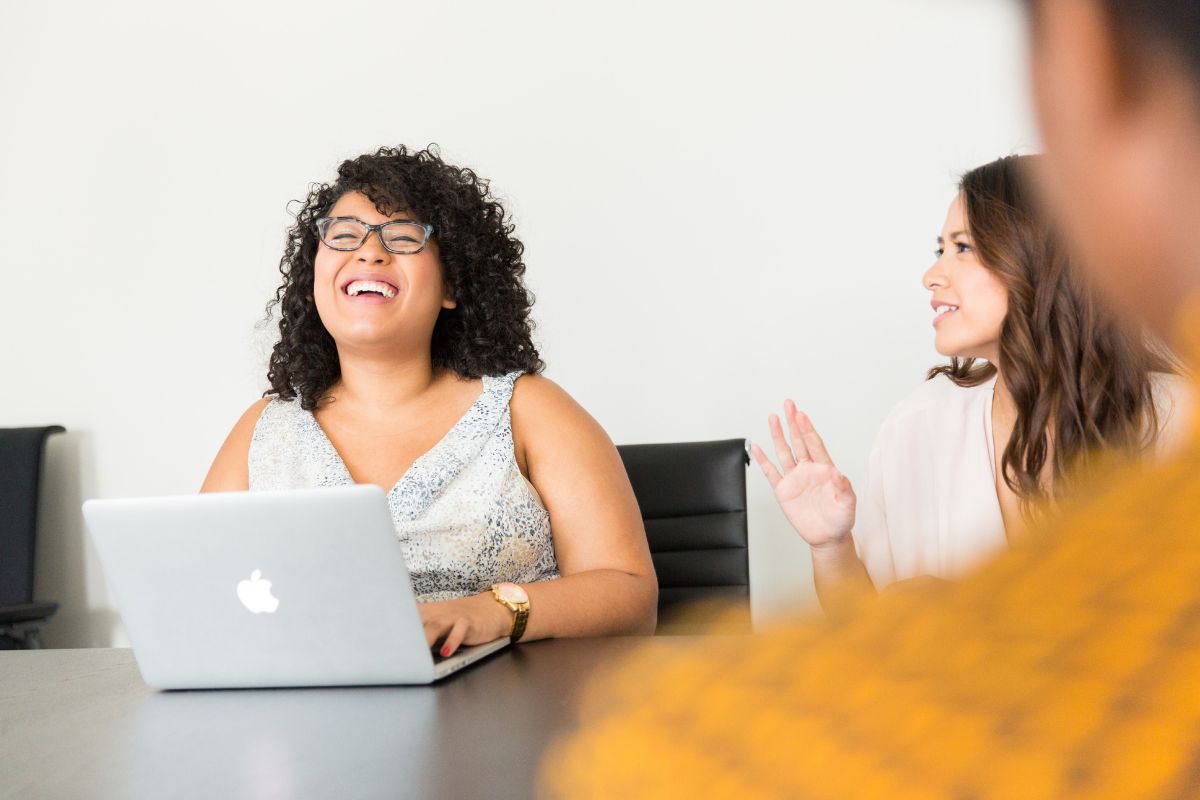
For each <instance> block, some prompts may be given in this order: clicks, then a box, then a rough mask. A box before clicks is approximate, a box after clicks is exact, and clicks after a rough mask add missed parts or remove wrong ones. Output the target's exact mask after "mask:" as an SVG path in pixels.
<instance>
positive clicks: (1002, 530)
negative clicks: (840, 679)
mask: <svg viewBox="0 0 1200 800" xmlns="http://www.w3.org/2000/svg"><path fill="white" fill-rule="evenodd" d="M1038 158H1039V156H1009V157H1007V158H1002V159H999V160H998V161H994V162H992V163H990V164H985V165H984V166H982V167H978V168H976V169H973V170H971V171H970V172H968V173H967V174H966V175H964V176H963V178H962V181H961V183H960V186H959V193H958V196H957V197H956V198H955V200H954V202H953V203H952V204H951V206H950V211H949V213H948V214H947V217H946V222H945V225H944V227H943V229H942V234H941V236H939V237H938V249H937V252H936V255H937V260H936V261H935V262H934V264H933V266H931V267H930V268H929V269H928V270H927V271H926V273H925V275H924V278H923V283H924V286H925V288H926V289H928V290H929V292H930V294H931V298H930V305H931V306H932V308H933V312H934V314H935V317H934V320H933V325H934V331H935V333H934V344H935V346H936V348H937V350H938V352H939V353H941V354H942V355H944V356H948V357H950V363H949V364H946V365H942V366H939V367H935V368H933V369H932V370H930V371H929V376H928V378H929V379H928V380H927V381H926V383H925V384H924V385H922V386H921V387H920V388H918V389H917V390H915V391H914V392H912V393H911V394H910V395H909V396H908V397H907V398H905V399H904V400H902V401H901V402H900V404H899V405H897V406H896V408H895V409H893V410H892V412H891V413H890V414H889V415H888V417H887V419H886V420H884V423H883V426H882V428H881V429H880V431H879V435H878V437H877V438H876V441H875V447H874V449H873V451H872V453H871V458H870V463H869V466H868V476H867V494H866V497H865V498H864V501H865V502H864V503H862V504H861V505H860V504H859V503H858V499H857V497H856V496H855V493H854V490H853V488H852V487H851V485H850V482H849V481H848V480H847V479H846V478H845V476H843V475H842V474H841V473H840V472H839V471H838V470H837V468H836V467H835V466H834V463H833V460H832V459H831V458H830V456H829V453H828V452H827V451H826V449H825V445H824V443H823V442H822V441H821V437H820V436H819V435H818V434H817V432H816V429H815V428H814V427H813V425H812V423H811V422H810V421H809V419H808V418H807V417H806V416H805V415H803V414H801V413H800V412H799V411H798V410H797V409H796V405H795V403H793V402H791V401H788V402H787V403H786V404H785V406H784V415H785V417H786V418H787V424H788V429H789V433H790V441H789V440H787V439H785V438H784V435H783V429H782V426H781V425H780V420H779V418H778V417H777V416H775V415H772V416H771V417H770V418H769V420H768V423H769V426H770V431H771V438H772V440H773V442H774V449H775V452H776V456H777V458H778V459H779V462H780V467H781V469H782V471H781V470H780V469H777V468H776V467H775V466H774V464H773V463H772V462H771V461H770V459H769V458H768V457H767V456H766V454H765V453H764V452H763V451H762V449H761V448H759V447H757V446H755V447H754V455H755V458H756V459H757V460H758V463H759V465H760V466H761V467H762V470H763V472H764V474H765V475H766V476H767V479H768V480H769V481H770V483H771V486H772V487H773V488H774V491H775V497H776V499H777V500H778V502H779V505H780V507H781V508H782V509H783V512H784V514H785V515H786V516H787V518H788V521H789V522H790V523H791V524H792V526H793V527H794V528H795V529H796V531H797V532H798V533H799V534H800V536H801V537H802V538H803V539H804V540H805V541H806V542H807V543H808V544H809V545H810V550H811V553H812V564H813V573H814V579H815V582H816V586H817V592H818V595H819V596H820V599H821V603H822V605H823V606H824V607H825V608H826V610H827V611H830V612H833V613H835V614H841V613H844V612H845V611H847V610H848V609H850V608H852V607H853V606H854V605H855V604H856V602H857V601H858V600H859V599H860V598H862V597H864V596H869V595H870V594H872V593H874V590H875V589H876V588H883V587H884V586H887V585H889V584H892V583H897V582H900V581H905V580H910V579H915V578H927V577H933V578H942V579H952V578H959V577H962V576H963V575H964V574H965V573H967V572H969V571H970V570H972V569H974V568H975V567H977V566H978V565H979V564H980V563H981V562H983V561H984V560H986V559H988V558H989V557H991V556H993V555H995V554H996V553H998V552H999V551H1001V550H1003V549H1004V548H1005V547H1006V546H1007V545H1008V544H1009V542H1010V541H1011V540H1013V539H1014V538H1017V537H1019V536H1020V532H1021V530H1022V529H1023V528H1024V527H1025V526H1026V522H1027V521H1028V520H1029V519H1030V518H1031V517H1032V516H1033V515H1035V514H1036V513H1037V511H1038V508H1039V507H1040V506H1042V505H1043V504H1045V503H1047V502H1049V503H1053V502H1056V501H1057V500H1059V499H1061V498H1062V497H1063V496H1064V495H1065V494H1066V493H1067V492H1069V490H1070V489H1071V487H1072V486H1073V485H1076V484H1077V483H1078V482H1079V481H1080V480H1081V479H1082V478H1083V477H1085V476H1086V475H1087V474H1088V473H1089V472H1090V471H1092V469H1093V467H1094V466H1095V463H1096V460H1097V457H1098V456H1099V452H1100V451H1107V453H1108V454H1109V455H1112V454H1114V453H1116V454H1120V455H1124V456H1129V457H1136V456H1140V455H1141V454H1143V453H1144V452H1146V451H1148V450H1150V449H1151V448H1153V447H1154V446H1155V445H1157V446H1159V447H1160V448H1161V447H1163V446H1166V445H1169V444H1171V443H1172V442H1174V441H1176V440H1178V438H1179V436H1180V434H1181V433H1182V430H1181V429H1182V421H1183V419H1184V416H1185V414H1184V411H1185V409H1186V406H1187V403H1188V400H1187V398H1186V397H1185V394H1186V388H1185V386H1186V384H1185V383H1184V382H1183V381H1182V380H1181V379H1179V378H1178V377H1175V376H1173V375H1171V374H1170V373H1171V372H1173V371H1174V368H1173V364H1172V361H1171V359H1170V358H1169V357H1168V356H1166V355H1164V354H1162V353H1161V352H1160V351H1158V350H1156V349H1155V348H1153V347H1151V346H1150V345H1149V344H1148V343H1147V341H1146V338H1145V336H1144V335H1143V334H1142V333H1141V332H1140V331H1138V330H1135V329H1131V328H1130V327H1129V326H1127V325H1125V324H1124V323H1122V322H1120V321H1118V320H1117V319H1116V317H1115V316H1114V315H1113V314H1112V313H1110V312H1109V311H1108V310H1107V309H1106V308H1105V307H1104V306H1103V304H1102V303H1101V302H1100V300H1099V298H1098V296H1097V294H1096V292H1095V291H1094V290H1093V289H1092V288H1090V287H1088V286H1086V285H1084V283H1083V282H1082V280H1081V279H1080V275H1079V274H1078V271H1077V270H1076V269H1075V268H1074V267H1073V265H1072V264H1070V263H1069V261H1068V260H1067V258H1066V255H1065V253H1064V249H1063V247H1062V246H1061V244H1060V243H1059V241H1058V239H1057V236H1056V235H1055V234H1054V232H1053V231H1051V230H1050V227H1049V225H1048V223H1047V221H1046V219H1045V216H1044V215H1043V214H1042V213H1041V211H1040V209H1039V208H1038V207H1037V204H1036V202H1035V200H1034V197H1033V190H1032V180H1031V178H1032V175H1031V170H1032V169H1033V165H1034V164H1035V163H1036V161H1037V159H1038ZM1164 431H1165V434H1166V435H1162V434H1163V433H1164Z"/></svg>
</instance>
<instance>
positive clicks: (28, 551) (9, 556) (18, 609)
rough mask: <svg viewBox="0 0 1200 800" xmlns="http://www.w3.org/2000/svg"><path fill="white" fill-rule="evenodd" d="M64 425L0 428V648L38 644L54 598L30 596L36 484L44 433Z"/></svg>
mask: <svg viewBox="0 0 1200 800" xmlns="http://www.w3.org/2000/svg"><path fill="white" fill-rule="evenodd" d="M65 430H66V429H65V428H63V427H62V426H60V425H50V426H48V427H45V428H0V650H13V649H25V648H28V649H33V648H38V647H41V630H42V626H44V625H45V624H46V621H47V620H49V619H50V617H52V616H53V615H54V612H56V611H58V603H46V602H42V603H35V602H34V601H33V570H34V563H35V559H34V555H35V546H36V540H37V510H38V484H39V483H40V481H41V474H42V454H43V453H44V451H45V445H46V439H47V438H48V437H49V436H50V434H52V433H63V432H65Z"/></svg>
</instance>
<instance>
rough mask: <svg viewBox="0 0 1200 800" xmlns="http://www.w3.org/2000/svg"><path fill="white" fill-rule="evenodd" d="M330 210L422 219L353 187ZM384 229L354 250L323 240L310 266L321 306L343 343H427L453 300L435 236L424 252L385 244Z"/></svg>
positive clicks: (372, 217) (372, 220)
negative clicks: (387, 207) (382, 205)
mask: <svg viewBox="0 0 1200 800" xmlns="http://www.w3.org/2000/svg"><path fill="white" fill-rule="evenodd" d="M326 216H328V217H353V218H355V219H357V220H359V221H361V222H364V223H366V224H367V225H380V224H383V223H386V222H418V223H419V222H420V220H417V219H415V218H414V217H413V216H412V214H411V213H409V212H407V211H404V210H397V211H394V212H393V213H392V214H390V215H384V214H382V213H380V211H379V209H377V208H376V207H375V204H374V203H373V202H371V200H370V198H368V197H367V196H366V195H365V194H362V193H360V192H348V193H347V194H344V195H342V196H341V197H340V198H338V200H337V202H336V203H334V204H333V207H332V208H330V210H329V213H328V214H327V215H326ZM381 235H382V231H372V232H371V233H370V235H368V236H367V239H366V241H365V242H363V243H362V246H361V247H359V248H358V249H357V250H350V251H344V250H334V249H333V248H331V247H329V246H328V245H326V244H325V243H324V242H320V243H318V245H317V254H316V259H315V262H314V267H313V300H314V302H315V303H316V306H317V314H318V315H319V316H320V317H321V322H322V324H324V326H325V329H326V330H327V331H329V335H330V336H332V337H333V340H334V342H336V343H337V346H338V349H339V350H343V349H345V348H351V349H372V348H377V347H379V346H381V345H382V346H386V347H389V348H399V350H400V351H402V350H403V349H404V348H406V347H409V348H412V347H424V348H426V349H427V348H428V346H429V342H430V340H431V338H432V336H433V327H434V324H435V323H436V322H437V318H438V314H439V313H441V310H442V309H443V308H453V307H454V301H453V300H452V299H450V298H449V297H448V295H447V292H446V287H445V283H444V281H443V280H442V265H441V261H440V259H439V257H438V248H437V243H436V242H435V241H434V240H433V239H432V238H431V239H429V241H428V242H427V243H426V245H425V248H424V249H423V250H421V252H419V253H413V254H407V255H400V254H396V253H393V252H391V251H390V250H388V249H387V248H385V247H384V246H383V240H382V239H381V238H380V236H381Z"/></svg>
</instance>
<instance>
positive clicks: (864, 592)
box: [751, 400, 875, 618]
mask: <svg viewBox="0 0 1200 800" xmlns="http://www.w3.org/2000/svg"><path fill="white" fill-rule="evenodd" d="M784 414H785V415H786V416H787V424H788V434H789V436H790V438H791V443H790V445H789V443H788V441H787V440H786V439H784V436H783V427H782V425H781V424H780V422H779V417H777V416H775V415H774V414H772V415H771V417H770V418H769V420H768V424H769V426H770V429H771V441H772V442H773V443H774V445H775V455H776V457H778V459H779V465H780V468H779V469H776V467H775V465H774V464H773V463H771V460H770V459H769V458H768V457H767V455H766V454H765V453H764V452H763V450H762V448H761V447H759V446H758V445H754V446H753V447H752V448H751V450H752V451H753V453H754V459H755V460H756V461H757V462H758V465H759V467H760V468H761V469H762V471H763V474H764V475H766V477H767V480H768V481H769V482H770V484H771V488H772V489H773V490H774V492H775V499H776V501H778V503H779V507H780V509H782V510H783V513H784V516H786V517H787V520H788V522H790V523H791V525H792V527H793V528H795V529H796V532H797V533H799V534H800V536H801V538H803V539H804V541H806V542H808V545H809V547H810V548H811V551H812V566H813V581H814V583H815V584H816V587H817V597H818V598H819V599H820V601H821V607H822V608H824V609H825V613H826V614H828V615H829V616H831V617H835V618H836V617H842V616H845V615H847V614H849V613H850V612H851V611H852V610H853V609H854V608H855V607H856V606H857V605H858V604H859V603H860V602H861V601H862V600H863V599H864V598H866V597H870V596H873V595H874V594H875V586H874V584H872V583H871V578H870V576H869V575H868V574H867V569H866V567H865V566H863V563H862V561H860V560H859V558H858V553H857V552H856V551H855V548H854V535H853V533H852V529H853V527H854V521H855V514H856V508H857V503H858V498H857V497H856V496H855V494H854V489H853V487H852V486H851V485H850V481H849V480H847V478H846V476H844V475H842V473H841V472H839V471H838V469H837V467H835V466H834V464H833V459H832V458H830V457H829V452H828V451H827V450H826V449H825V443H824V441H822V440H821V436H820V435H819V434H818V433H817V431H816V428H814V427H813V425H812V422H811V421H810V420H809V419H808V417H806V416H805V415H803V414H801V413H800V412H799V411H798V410H797V409H796V404H795V403H793V402H792V401H791V400H789V401H787V403H785V404H784ZM780 469H782V472H780Z"/></svg>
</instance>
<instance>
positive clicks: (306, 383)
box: [265, 145, 545, 411]
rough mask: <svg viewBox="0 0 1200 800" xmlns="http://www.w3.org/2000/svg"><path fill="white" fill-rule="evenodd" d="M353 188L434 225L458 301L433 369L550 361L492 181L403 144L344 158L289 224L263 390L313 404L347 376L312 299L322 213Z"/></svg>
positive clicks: (500, 369) (497, 369)
mask: <svg viewBox="0 0 1200 800" xmlns="http://www.w3.org/2000/svg"><path fill="white" fill-rule="evenodd" d="M349 192H361V193H362V194H364V195H366V196H367V197H368V198H369V199H370V200H371V202H372V203H374V204H375V208H376V209H378V210H379V213H381V214H385V215H390V214H393V213H396V212H398V211H401V210H404V211H409V212H411V213H413V214H414V215H415V216H416V217H417V218H418V219H420V220H421V221H423V222H426V223H429V224H430V225H432V226H433V231H434V233H433V238H434V239H435V240H436V241H437V245H438V252H439V253H440V255H441V262H442V280H443V281H444V282H445V284H446V288H447V291H448V292H449V294H450V296H451V297H453V298H454V300H455V302H456V306H455V307H454V308H450V309H445V308H444V309H442V311H441V314H440V315H439V316H438V319H437V322H436V323H435V324H434V328H433V341H432V344H431V356H432V359H433V365H434V367H435V368H445V369H448V370H451V371H453V372H455V373H457V374H458V375H460V376H461V377H463V378H479V377H482V376H485V375H503V374H507V373H509V372H515V371H522V372H526V373H533V374H536V373H539V372H541V371H542V370H543V369H544V368H545V364H544V363H543V362H542V360H541V358H540V357H539V355H538V351H537V348H535V347H534V345H533V338H532V333H533V323H532V321H531V320H530V318H529V311H530V308H531V307H532V306H533V295H532V294H530V292H529V290H528V289H526V287H525V283H524V281H523V280H522V276H523V275H524V274H525V263H524V262H523V261H522V260H521V257H522V255H523V253H524V251H525V246H524V245H522V244H521V242H520V240H518V239H517V238H516V237H515V236H513V230H514V226H513V224H512V222H511V221H510V219H509V217H508V215H507V214H506V213H505V211H504V208H503V206H501V205H500V202H499V201H498V200H497V199H496V198H495V197H494V196H493V195H492V193H491V188H490V186H489V183H488V181H486V180H484V179H483V178H480V177H479V176H478V175H476V174H475V172H473V171H472V170H470V169H467V168H465V167H456V166H453V165H452V164H447V163H446V162H445V161H444V160H442V155H441V152H440V151H439V150H438V148H437V146H436V145H430V146H429V147H427V148H426V149H424V150H419V151H416V152H411V151H409V150H408V148H406V147H405V146H404V145H400V146H399V147H381V148H380V149H379V150H377V151H376V152H374V153H370V154H366V155H361V156H359V157H358V158H354V159H350V160H348V161H344V162H342V164H341V166H339V167H338V172H337V180H335V181H334V182H333V183H331V184H330V183H322V184H313V186H312V189H311V191H310V192H309V194H308V198H307V199H306V200H304V201H303V205H302V206H301V208H300V210H299V211H298V212H296V215H295V216H296V224H295V225H293V226H292V227H291V228H290V229H289V231H288V239H287V246H286V247H285V249H284V252H283V258H282V259H280V262H279V272H280V273H281V274H282V275H283V282H282V283H281V284H280V286H279V288H278V289H277V290H276V292H275V297H274V298H273V299H272V300H271V302H270V303H268V305H267V314H268V316H270V315H271V313H272V312H273V310H274V308H275V307H276V306H279V307H280V309H281V318H280V320H279V341H278V342H276V343H275V347H274V349H273V350H272V351H271V359H270V363H269V366H268V369H267V380H268V381H269V382H270V384H271V388H270V389H269V390H268V391H267V392H266V393H265V394H267V395H269V394H275V395H278V396H279V397H280V398H282V399H284V400H293V399H295V398H296V397H297V396H299V398H300V405H301V406H302V407H303V408H305V409H307V410H309V411H312V410H313V409H315V408H316V407H317V405H318V404H319V403H320V402H321V400H322V399H323V398H324V397H325V393H326V392H328V391H329V388H330V387H331V386H333V384H334V383H336V382H337V380H338V378H340V377H341V364H340V363H339V361H338V354H337V348H336V347H335V346H334V342H333V337H332V336H330V335H329V332H328V331H327V330H326V329H325V326H324V325H323V324H322V323H321V318H320V317H319V316H318V315H317V307H316V304H315V303H314V301H313V263H314V259H315V258H316V253H317V246H318V244H319V239H318V236H317V232H316V221H317V219H319V218H320V217H323V216H325V215H327V214H328V213H329V210H330V209H331V208H332V207H333V205H334V203H336V202H337V201H338V199H339V198H340V197H342V196H343V195H345V194H347V193H349Z"/></svg>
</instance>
